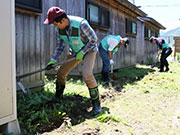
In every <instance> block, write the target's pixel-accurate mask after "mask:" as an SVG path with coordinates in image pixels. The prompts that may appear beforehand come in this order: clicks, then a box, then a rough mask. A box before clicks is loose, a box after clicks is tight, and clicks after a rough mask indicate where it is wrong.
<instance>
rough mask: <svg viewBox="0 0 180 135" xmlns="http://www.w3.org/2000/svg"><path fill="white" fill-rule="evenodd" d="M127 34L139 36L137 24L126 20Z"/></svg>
mask: <svg viewBox="0 0 180 135" xmlns="http://www.w3.org/2000/svg"><path fill="white" fill-rule="evenodd" d="M126 33H127V34H133V35H136V34H137V24H136V22H134V21H132V20H130V19H128V18H126Z"/></svg>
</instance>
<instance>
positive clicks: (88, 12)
mask: <svg viewBox="0 0 180 135" xmlns="http://www.w3.org/2000/svg"><path fill="white" fill-rule="evenodd" d="M89 5H93V6H95V7H97V8H98V22H94V21H91V20H90V8H89ZM103 12H106V13H107V14H108V18H107V20H108V23H107V25H104V24H103V20H102V19H103V18H102V16H103ZM86 19H87V21H88V22H89V23H90V24H91V25H93V26H98V27H100V28H106V29H108V28H109V27H110V11H109V9H108V8H105V7H103V6H101V5H99V4H97V3H95V2H92V1H90V0H86Z"/></svg>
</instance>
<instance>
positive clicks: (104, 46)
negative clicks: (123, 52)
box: [101, 35, 121, 53]
mask: <svg viewBox="0 0 180 135" xmlns="http://www.w3.org/2000/svg"><path fill="white" fill-rule="evenodd" d="M109 37H111V38H115V39H117V40H118V42H120V41H121V37H120V36H119V35H118V36H114V35H108V36H106V37H104V38H103V39H102V40H101V45H102V47H103V48H104V50H106V51H108V50H109V45H108V42H107V39H108V38H109ZM117 51H118V47H115V48H114V49H113V50H112V52H113V53H116V52H117Z"/></svg>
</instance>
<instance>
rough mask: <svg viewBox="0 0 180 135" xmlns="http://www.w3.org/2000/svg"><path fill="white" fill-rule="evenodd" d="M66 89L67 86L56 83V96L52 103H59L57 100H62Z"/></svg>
mask: <svg viewBox="0 0 180 135" xmlns="http://www.w3.org/2000/svg"><path fill="white" fill-rule="evenodd" d="M64 89H65V84H59V83H58V82H57V81H56V94H55V95H54V97H53V98H52V101H57V100H60V99H62V98H63V92H64Z"/></svg>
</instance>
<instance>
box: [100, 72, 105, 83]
mask: <svg viewBox="0 0 180 135" xmlns="http://www.w3.org/2000/svg"><path fill="white" fill-rule="evenodd" d="M101 76H102V77H101V79H102V80H103V81H105V80H104V79H105V76H104V72H103V71H101Z"/></svg>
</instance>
